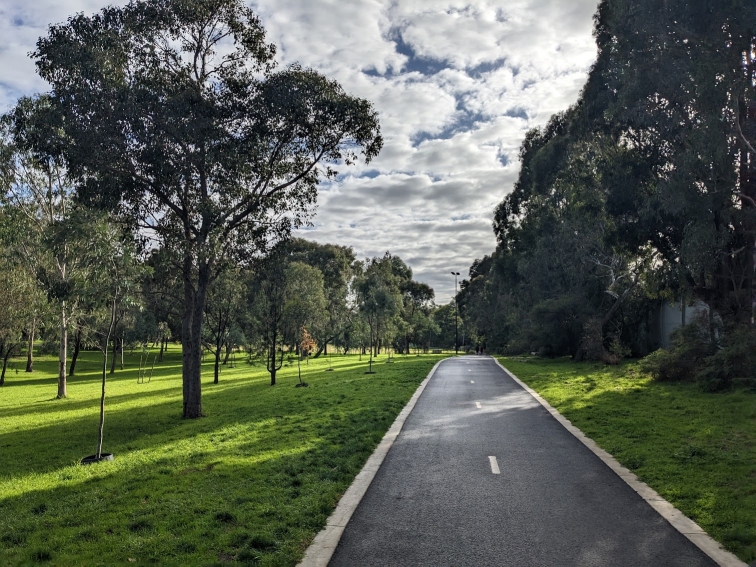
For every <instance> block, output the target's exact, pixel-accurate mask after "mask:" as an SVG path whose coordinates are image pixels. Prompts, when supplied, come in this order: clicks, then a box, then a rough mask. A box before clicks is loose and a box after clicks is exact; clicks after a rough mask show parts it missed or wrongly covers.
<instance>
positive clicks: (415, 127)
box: [0, 0, 598, 304]
mask: <svg viewBox="0 0 756 567" xmlns="http://www.w3.org/2000/svg"><path fill="white" fill-rule="evenodd" d="M106 3H107V2H106V1H105V0H33V1H29V0H23V1H19V0H0V37H2V38H3V39H2V42H0V69H2V71H0V112H4V111H5V110H6V109H8V108H10V106H11V105H12V104H13V103H14V101H15V100H16V99H17V98H18V97H19V96H22V95H29V94H33V93H36V92H43V91H45V90H47V86H46V84H45V83H44V82H43V81H42V80H41V79H40V78H39V77H38V76H37V75H36V74H35V71H34V64H33V62H32V60H31V59H30V58H29V57H28V53H29V52H30V51H32V50H33V49H34V45H35V42H36V40H37V38H38V37H40V36H41V35H45V34H46V30H47V26H48V25H50V24H55V23H61V22H65V20H66V19H67V18H68V17H69V16H71V15H73V14H75V13H77V12H84V13H85V14H91V13H93V12H96V11H98V10H99V9H100V8H102V7H103V6H104V5H105V4H106ZM111 3H112V4H123V3H124V2H122V1H120V2H111ZM597 3H598V2H597V0H506V1H504V0H500V1H498V2H490V1H486V0H475V1H466V2H463V1H451V0H393V1H387V0H255V1H252V2H250V5H251V6H252V8H253V9H254V10H255V11H256V12H257V13H258V15H259V16H260V19H261V21H262V23H263V25H264V27H265V28H266V30H267V32H268V39H269V41H272V42H274V43H275V44H276V45H277V46H278V54H277V60H278V62H279V63H280V64H281V65H287V64H289V63H292V62H299V63H301V64H302V65H304V66H307V67H311V68H313V69H316V70H317V71H319V72H321V73H324V74H325V75H327V76H329V77H331V78H333V79H336V80H338V81H339V82H340V83H341V85H342V86H343V87H344V89H345V90H346V92H348V93H349V94H351V95H354V96H359V97H362V98H366V99H368V100H370V101H371V102H372V103H373V104H374V106H375V108H376V110H377V111H378V115H379V120H380V124H381V132H382V134H383V137H384V147H383V150H382V152H381V154H380V155H379V156H378V157H377V158H376V159H374V160H373V161H372V162H371V163H370V164H369V165H364V164H359V165H356V166H352V167H345V168H342V169H340V170H339V173H340V175H339V177H338V178H337V180H336V181H335V182H333V183H328V184H323V185H322V186H321V188H320V195H319V199H318V209H317V211H316V213H315V215H314V217H313V219H312V226H310V227H306V228H305V229H303V230H300V231H298V236H301V237H303V238H308V239H310V240H316V241H318V242H323V243H326V242H328V243H333V244H341V245H346V246H351V247H353V249H354V251H355V255H356V256H357V258H358V259H364V258H368V257H373V256H382V255H383V254H384V253H385V252H386V251H390V252H391V253H392V254H394V255H398V256H400V257H401V258H402V259H403V260H404V261H405V262H406V263H407V264H408V265H409V266H410V267H411V268H412V270H413V272H414V278H415V279H416V280H418V281H422V282H425V283H427V284H429V285H430V286H431V287H433V288H434V289H435V291H436V303H438V304H443V303H447V302H449V301H450V300H451V299H452V297H453V293H454V276H453V275H452V274H451V272H460V273H461V276H460V277H459V279H460V280H461V279H462V278H465V277H467V274H468V270H469V268H470V264H471V263H472V262H473V260H474V259H475V258H481V257H482V256H484V255H485V254H490V253H491V252H493V250H494V248H495V246H496V240H495V237H494V234H493V230H492V228H491V221H492V218H493V210H494V208H495V206H496V205H497V204H498V203H499V202H501V200H502V199H503V198H504V197H505V196H506V194H507V193H509V192H510V191H511V190H512V185H513V183H514V182H515V180H516V178H517V173H518V170H519V163H518V160H517V154H518V150H519V146H520V143H521V141H522V139H523V137H524V136H525V133H526V132H527V131H528V130H529V129H531V128H533V127H536V126H543V125H544V124H545V123H546V122H547V121H548V119H549V117H550V116H551V115H552V114H554V113H555V112H559V111H561V110H564V109H566V108H567V107H568V106H570V105H571V104H573V103H574V102H576V100H577V97H578V95H579V92H580V89H581V88H582V86H583V84H584V83H585V80H586V78H587V73H588V70H589V68H590V66H591V64H592V63H593V62H594V60H595V58H596V47H595V43H594V40H593V37H592V35H591V32H592V26H593V21H592V17H593V14H594V12H595V11H596V7H597Z"/></svg>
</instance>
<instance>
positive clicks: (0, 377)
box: [0, 346, 13, 386]
mask: <svg viewBox="0 0 756 567" xmlns="http://www.w3.org/2000/svg"><path fill="white" fill-rule="evenodd" d="M12 350H13V347H12V346H11V347H8V349H7V350H6V351H5V353H4V354H3V371H2V373H0V386H5V369H6V368H7V367H8V359H9V358H10V353H11V351H12Z"/></svg>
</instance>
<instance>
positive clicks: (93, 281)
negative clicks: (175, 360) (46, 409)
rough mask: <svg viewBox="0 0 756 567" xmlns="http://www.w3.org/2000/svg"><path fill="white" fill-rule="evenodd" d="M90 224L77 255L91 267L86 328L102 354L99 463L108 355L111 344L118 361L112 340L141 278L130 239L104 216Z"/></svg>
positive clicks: (85, 293) (86, 292)
mask: <svg viewBox="0 0 756 567" xmlns="http://www.w3.org/2000/svg"><path fill="white" fill-rule="evenodd" d="M88 220H89V222H88V223H87V224H86V226H87V237H88V238H87V239H86V241H85V242H84V243H82V244H81V245H80V246H79V247H78V249H77V253H78V255H80V256H82V257H83V258H85V260H86V263H87V265H88V267H89V274H88V278H87V280H86V284H84V285H83V286H82V290H81V294H82V296H83V302H84V303H86V304H87V305H88V306H89V310H88V313H87V316H86V318H85V319H83V324H85V325H86V326H87V331H88V332H89V336H90V342H91V344H92V345H94V346H96V347H97V348H98V349H99V350H100V351H101V352H102V367H101V389H100V419H99V426H98V437H97V449H96V452H95V454H94V457H95V459H96V460H99V459H100V458H101V455H102V443H103V437H104V427H105V395H106V385H107V366H108V351H109V347H110V345H111V344H112V345H113V349H112V351H111V352H112V355H113V357H115V344H116V343H115V341H113V340H112V337H113V332H114V330H115V327H116V324H117V319H118V317H119V311H121V312H123V311H124V310H125V309H127V306H128V305H129V304H133V303H134V302H135V298H136V296H137V295H138V294H139V291H140V283H141V279H142V275H141V274H140V271H141V266H140V263H139V262H138V260H137V254H136V247H135V246H134V243H133V241H132V239H131V238H130V236H131V235H127V234H124V232H123V231H122V230H121V229H120V228H119V227H118V226H116V225H115V224H114V223H112V222H110V219H108V218H107V217H106V216H105V215H99V214H89V215H88Z"/></svg>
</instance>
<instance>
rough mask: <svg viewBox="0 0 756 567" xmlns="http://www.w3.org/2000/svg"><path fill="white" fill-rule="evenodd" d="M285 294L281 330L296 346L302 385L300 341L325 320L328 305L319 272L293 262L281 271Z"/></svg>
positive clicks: (313, 268)
mask: <svg viewBox="0 0 756 567" xmlns="http://www.w3.org/2000/svg"><path fill="white" fill-rule="evenodd" d="M284 279H285V282H286V284H285V291H284V305H283V322H284V329H285V330H286V334H287V336H288V339H289V342H290V343H291V344H294V345H296V350H297V354H298V355H299V356H298V357H297V371H298V373H299V383H300V384H302V383H303V382H302V372H301V364H300V362H301V358H302V350H301V346H300V345H301V344H302V339H303V337H305V336H309V334H310V333H309V332H308V329H312V328H313V327H316V326H318V324H322V323H323V321H324V320H325V319H326V317H327V315H328V313H327V307H328V303H327V300H326V295H325V287H324V285H323V273H322V272H321V271H320V270H319V269H318V268H315V267H313V266H309V265H307V264H305V263H303V262H298V261H293V262H290V263H289V264H288V266H286V270H285V272H284Z"/></svg>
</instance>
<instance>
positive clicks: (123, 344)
mask: <svg viewBox="0 0 756 567" xmlns="http://www.w3.org/2000/svg"><path fill="white" fill-rule="evenodd" d="M123 339H124V337H123V332H122V333H121V370H123V347H124V346H125V343H126V341H125V340H123ZM115 355H116V353H115V351H113V358H115Z"/></svg>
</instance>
